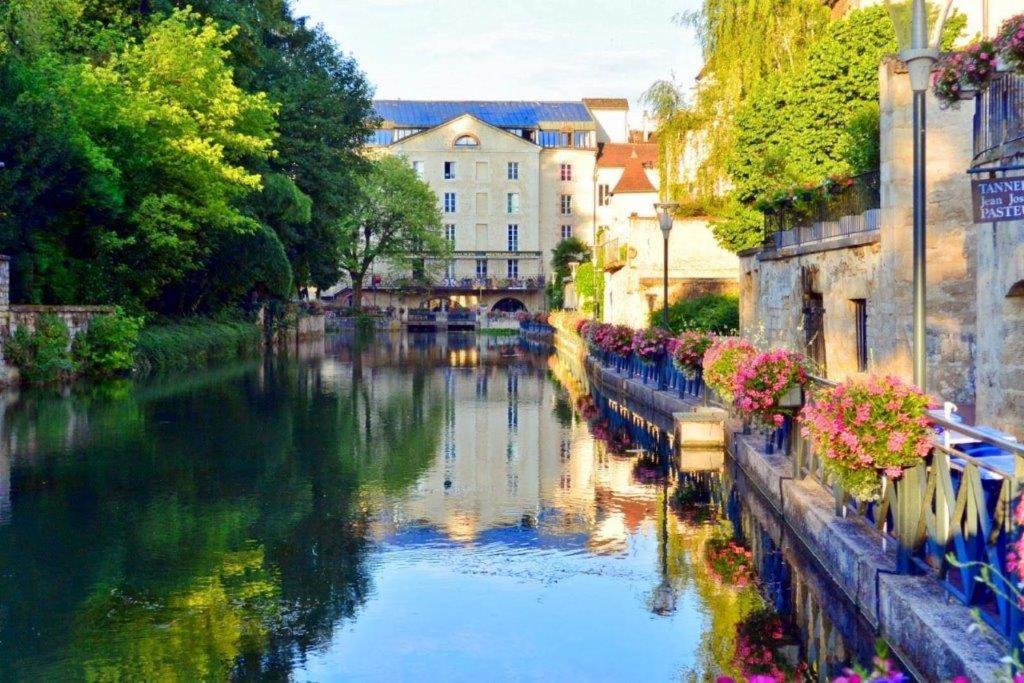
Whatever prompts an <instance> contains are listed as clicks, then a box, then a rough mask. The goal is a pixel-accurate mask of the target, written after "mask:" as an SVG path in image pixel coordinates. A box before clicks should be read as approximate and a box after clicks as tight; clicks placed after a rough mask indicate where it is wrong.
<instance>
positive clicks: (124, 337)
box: [71, 309, 142, 378]
mask: <svg viewBox="0 0 1024 683" xmlns="http://www.w3.org/2000/svg"><path fill="white" fill-rule="evenodd" d="M141 331H142V318H135V317H132V316H129V315H125V313H124V311H122V310H120V309H118V310H116V311H115V312H114V313H113V314H111V315H101V316H99V317H97V318H94V319H93V320H92V322H90V323H89V328H88V329H87V330H86V331H84V332H82V333H81V334H79V335H78V336H77V337H75V341H74V343H73V344H72V345H71V357H72V359H73V360H74V362H75V364H76V365H77V367H78V369H79V370H80V371H81V372H83V373H85V374H87V375H89V376H91V377H96V378H99V377H112V376H114V375H120V374H124V373H127V372H130V371H131V370H132V368H134V367H135V346H136V344H138V341H139V333H140V332H141Z"/></svg>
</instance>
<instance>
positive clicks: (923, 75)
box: [885, 0, 953, 92]
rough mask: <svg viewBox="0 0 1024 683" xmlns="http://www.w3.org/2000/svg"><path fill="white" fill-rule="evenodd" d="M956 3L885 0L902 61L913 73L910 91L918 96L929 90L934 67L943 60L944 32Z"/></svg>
mask: <svg viewBox="0 0 1024 683" xmlns="http://www.w3.org/2000/svg"><path fill="white" fill-rule="evenodd" d="M952 5H953V0H885V7H886V9H887V10H888V11H889V18H890V19H892V25H893V28H894V29H895V30H896V42H897V43H898V44H899V47H900V59H902V60H903V61H904V62H906V64H907V69H908V71H909V72H910V87H911V88H912V89H913V90H914V91H915V92H923V91H925V90H927V89H928V86H929V85H930V83H929V81H930V80H931V70H932V65H933V64H935V62H936V61H937V60H938V59H939V47H940V45H941V43H942V30H943V28H944V27H945V25H946V18H947V17H948V16H949V9H950V7H952Z"/></svg>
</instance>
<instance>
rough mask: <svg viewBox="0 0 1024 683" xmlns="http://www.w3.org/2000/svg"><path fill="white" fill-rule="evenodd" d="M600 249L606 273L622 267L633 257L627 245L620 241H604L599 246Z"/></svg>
mask: <svg viewBox="0 0 1024 683" xmlns="http://www.w3.org/2000/svg"><path fill="white" fill-rule="evenodd" d="M600 249H601V254H602V257H603V260H602V263H603V264H604V269H605V270H606V271H608V272H613V271H616V270H619V269H620V268H622V267H624V266H625V265H626V264H627V263H628V262H629V259H630V257H631V256H632V255H633V254H631V253H630V247H629V244H627V243H626V241H625V240H620V239H610V240H606V241H605V242H603V243H602V244H601V246H600Z"/></svg>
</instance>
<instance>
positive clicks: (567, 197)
mask: <svg viewBox="0 0 1024 683" xmlns="http://www.w3.org/2000/svg"><path fill="white" fill-rule="evenodd" d="M559 206H560V207H561V209H562V215H563V216H571V215H572V195H571V194H563V195H562V196H561V197H560V198H559Z"/></svg>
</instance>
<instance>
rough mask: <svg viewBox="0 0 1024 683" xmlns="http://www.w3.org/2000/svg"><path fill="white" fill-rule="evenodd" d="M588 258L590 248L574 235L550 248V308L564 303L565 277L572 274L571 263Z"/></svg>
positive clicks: (559, 306)
mask: <svg viewBox="0 0 1024 683" xmlns="http://www.w3.org/2000/svg"><path fill="white" fill-rule="evenodd" d="M589 259H590V249H589V248H588V247H587V245H586V244H584V242H583V241H582V240H580V239H579V238H576V237H570V238H569V239H566V240H562V241H561V242H559V243H558V244H557V245H556V246H555V248H554V249H552V250H551V272H552V280H551V282H550V283H548V287H547V296H548V306H549V307H550V308H561V307H562V306H563V305H564V303H565V278H567V277H569V276H570V275H572V264H573V263H583V262H584V261H587V260H589Z"/></svg>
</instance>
